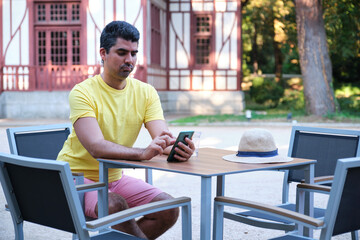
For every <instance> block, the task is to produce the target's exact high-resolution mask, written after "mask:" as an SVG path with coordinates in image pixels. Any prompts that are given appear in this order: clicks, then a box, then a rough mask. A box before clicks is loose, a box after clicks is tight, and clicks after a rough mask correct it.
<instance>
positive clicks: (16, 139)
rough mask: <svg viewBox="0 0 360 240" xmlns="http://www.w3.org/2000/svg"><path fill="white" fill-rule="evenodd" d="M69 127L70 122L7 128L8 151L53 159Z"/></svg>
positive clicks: (68, 131)
mask: <svg viewBox="0 0 360 240" xmlns="http://www.w3.org/2000/svg"><path fill="white" fill-rule="evenodd" d="M71 129H72V126H71V124H70V123H65V124H53V125H40V126H28V127H17V128H8V129H6V132H7V137H8V142H9V147H10V152H11V153H12V154H16V155H21V156H27V157H35V158H44V159H53V160H55V159H56V158H57V155H58V153H59V152H60V150H61V149H62V147H63V145H64V142H65V141H66V139H67V137H68V135H69V134H70V133H71Z"/></svg>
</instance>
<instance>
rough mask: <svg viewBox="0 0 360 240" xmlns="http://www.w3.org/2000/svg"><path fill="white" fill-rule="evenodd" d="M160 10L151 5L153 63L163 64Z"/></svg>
mask: <svg viewBox="0 0 360 240" xmlns="http://www.w3.org/2000/svg"><path fill="white" fill-rule="evenodd" d="M160 46H161V31H160V9H159V8H158V7H157V6H155V5H154V4H151V63H152V64H158V65H160V63H161V47H160Z"/></svg>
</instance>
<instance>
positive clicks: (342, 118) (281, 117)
mask: <svg viewBox="0 0 360 240" xmlns="http://www.w3.org/2000/svg"><path fill="white" fill-rule="evenodd" d="M288 113H289V111H286V110H278V109H271V110H266V111H252V116H251V122H261V121H274V122H287V121H289V120H288V119H287V116H288ZM291 120H297V121H298V122H327V123H329V122H334V123H336V122H337V123H340V122H343V123H360V115H359V114H355V113H344V112H343V113H335V114H331V115H327V116H323V117H315V116H308V115H306V114H305V112H304V111H297V112H292V119H291ZM247 121H248V119H247V118H246V117H245V114H244V113H242V114H239V115H235V114H216V115H197V116H189V117H184V118H179V119H175V120H172V121H169V123H170V124H172V125H199V124H207V123H210V124H211V123H221V122H223V123H231V122H247Z"/></svg>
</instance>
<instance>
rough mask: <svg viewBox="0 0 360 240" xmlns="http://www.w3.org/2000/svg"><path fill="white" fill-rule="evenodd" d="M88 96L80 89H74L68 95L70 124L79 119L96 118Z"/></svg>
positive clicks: (93, 105) (92, 104)
mask: <svg viewBox="0 0 360 240" xmlns="http://www.w3.org/2000/svg"><path fill="white" fill-rule="evenodd" d="M89 96H90V95H89V94H86V93H85V91H84V90H83V89H81V88H80V87H78V86H77V87H75V88H74V89H73V90H71V92H70V94H69V104H70V120H71V122H72V124H74V123H75V122H76V120H78V119H79V118H83V117H94V118H96V111H95V110H96V108H95V104H94V103H93V102H92V100H91V98H90V97H89Z"/></svg>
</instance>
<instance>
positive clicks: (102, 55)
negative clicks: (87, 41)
mask: <svg viewBox="0 0 360 240" xmlns="http://www.w3.org/2000/svg"><path fill="white" fill-rule="evenodd" d="M100 57H101V59H102V61H103V62H104V61H105V59H106V50H105V48H100Z"/></svg>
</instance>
